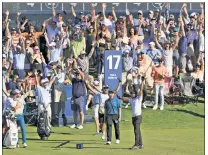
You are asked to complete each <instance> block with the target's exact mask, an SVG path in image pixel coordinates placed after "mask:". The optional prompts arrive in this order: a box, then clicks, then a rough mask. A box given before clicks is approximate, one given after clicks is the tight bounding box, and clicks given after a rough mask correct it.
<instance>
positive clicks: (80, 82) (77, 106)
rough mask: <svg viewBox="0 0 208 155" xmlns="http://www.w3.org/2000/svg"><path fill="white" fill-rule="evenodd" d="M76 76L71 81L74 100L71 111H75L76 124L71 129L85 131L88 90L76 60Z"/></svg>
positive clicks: (74, 67)
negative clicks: (85, 108)
mask: <svg viewBox="0 0 208 155" xmlns="http://www.w3.org/2000/svg"><path fill="white" fill-rule="evenodd" d="M73 69H74V74H75V77H74V78H72V79H71V81H72V99H71V109H72V111H73V117H74V124H73V125H71V126H70V128H78V129H83V128H84V127H83V125H84V110H83V109H84V103H85V98H84V96H85V95H86V89H85V84H84V78H85V77H84V74H83V73H82V71H81V70H80V69H79V68H78V67H77V62H76V60H74V66H73ZM78 113H79V114H80V125H78V120H77V119H78Z"/></svg>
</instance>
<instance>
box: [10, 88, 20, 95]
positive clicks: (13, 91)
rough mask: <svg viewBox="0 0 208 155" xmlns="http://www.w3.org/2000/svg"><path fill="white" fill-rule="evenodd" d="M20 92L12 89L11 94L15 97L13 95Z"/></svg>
mask: <svg viewBox="0 0 208 155" xmlns="http://www.w3.org/2000/svg"><path fill="white" fill-rule="evenodd" d="M20 93H21V91H20V90H19V89H14V90H12V94H13V95H15V94H20Z"/></svg>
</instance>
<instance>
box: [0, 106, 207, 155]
mask: <svg viewBox="0 0 208 155" xmlns="http://www.w3.org/2000/svg"><path fill="white" fill-rule="evenodd" d="M204 109H205V108H204V103H199V104H198V105H197V106H195V105H193V104H188V105H186V106H181V105H175V106H169V105H166V106H165V110H164V111H159V110H157V111H153V110H152V109H151V108H147V109H144V110H143V122H142V124H141V131H142V138H143V144H144V149H143V150H135V151H131V150H128V148H130V147H131V146H132V145H133V144H134V132H133V126H132V124H131V107H129V108H128V109H123V110H122V113H123V114H122V116H123V118H122V119H123V120H125V121H122V122H121V123H120V132H121V142H120V144H119V145H117V144H115V135H114V130H113V140H112V144H111V146H108V145H105V141H103V140H101V136H94V135H93V134H94V132H95V125H94V123H90V124H86V125H85V126H84V129H83V130H77V129H70V128H69V127H53V131H54V132H55V133H54V134H52V135H51V136H50V137H49V140H48V141H41V140H40V139H39V136H38V134H37V132H36V130H37V129H36V127H33V126H29V127H27V138H28V140H27V144H28V147H27V148H26V149H24V148H22V145H20V148H17V149H14V150H8V149H4V150H3V154H4V155H11V154H15V155H57V154H61V155H68V154H72V155H81V154H84V155H92V154H97V155H110V154H119V155H134V154H135V155H136V154H137V155H138V154H142V155H203V154H204V115H205V114H204ZM66 140H70V143H68V144H66V145H64V146H63V147H61V149H55V148H54V147H55V146H57V145H59V144H61V143H62V142H64V141H66ZM20 142H21V140H20ZM78 143H83V145H84V149H82V150H78V149H76V144H78Z"/></svg>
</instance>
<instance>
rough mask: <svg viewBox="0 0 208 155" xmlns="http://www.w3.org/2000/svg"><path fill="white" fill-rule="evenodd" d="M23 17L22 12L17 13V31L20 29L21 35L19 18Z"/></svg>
mask: <svg viewBox="0 0 208 155" xmlns="http://www.w3.org/2000/svg"><path fill="white" fill-rule="evenodd" d="M20 15H21V12H20V11H18V12H17V21H16V22H17V29H18V32H19V33H21V31H20V20H19V16H20Z"/></svg>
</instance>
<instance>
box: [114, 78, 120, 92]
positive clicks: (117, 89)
mask: <svg viewBox="0 0 208 155" xmlns="http://www.w3.org/2000/svg"><path fill="white" fill-rule="evenodd" d="M121 82H122V81H121V80H120V79H118V86H117V88H116V89H115V90H114V95H115V94H117V93H118V91H119V89H120V87H121Z"/></svg>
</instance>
